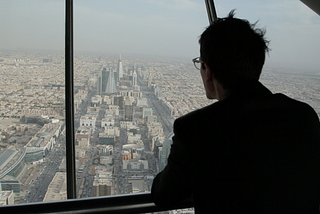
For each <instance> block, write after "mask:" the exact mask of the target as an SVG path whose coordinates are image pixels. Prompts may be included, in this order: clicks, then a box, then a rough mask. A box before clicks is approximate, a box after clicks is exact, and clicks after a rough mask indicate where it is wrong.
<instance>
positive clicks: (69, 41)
mask: <svg viewBox="0 0 320 214" xmlns="http://www.w3.org/2000/svg"><path fill="white" fill-rule="evenodd" d="M65 63H66V64H65V102H66V162H67V197H68V199H73V198H76V176H75V175H76V171H75V170H76V169H75V142H74V139H75V137H74V136H75V134H74V97H73V94H74V93H73V0H66V29H65Z"/></svg>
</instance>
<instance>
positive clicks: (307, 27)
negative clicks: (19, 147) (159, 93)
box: [0, 0, 320, 69]
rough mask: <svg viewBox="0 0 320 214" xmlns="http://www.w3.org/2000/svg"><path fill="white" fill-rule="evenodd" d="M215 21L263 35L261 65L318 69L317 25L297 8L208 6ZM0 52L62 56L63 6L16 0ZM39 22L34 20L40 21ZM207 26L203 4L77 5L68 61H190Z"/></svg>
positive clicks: (7, 12) (281, 4) (280, 4)
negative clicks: (266, 44)
mask: <svg viewBox="0 0 320 214" xmlns="http://www.w3.org/2000/svg"><path fill="white" fill-rule="evenodd" d="M215 5H216V9H217V13H218V16H219V17H224V16H226V15H227V14H228V13H229V12H230V11H231V10H232V9H236V17H239V18H245V19H248V20H249V21H250V22H251V23H254V22H256V21H259V22H258V27H262V28H266V30H267V34H266V37H267V39H269V40H271V42H270V48H271V52H270V53H269V55H268V56H267V58H266V65H272V66H277V65H278V66H281V67H283V66H289V67H290V66H291V67H293V68H295V67H299V68H302V69H303V68H306V69H318V68H319V61H318V59H317V56H319V55H320V49H319V48H318V46H317V45H316V44H317V43H318V38H319V37H320V29H319V27H318V26H319V24H320V18H319V16H318V15H317V14H315V13H314V12H313V11H312V10H311V9H309V8H308V7H307V6H305V5H304V4H303V3H301V2H300V1H289V0H282V1H275V0H272V1H268V2H256V1H251V0H248V1H244V2H239V1H235V0H230V1H227V2H226V1H215ZM0 14H1V18H3V19H2V20H4V21H3V22H1V23H0V27H1V28H2V29H7V30H6V31H5V32H4V33H3V35H2V39H1V42H0V49H1V50H31V49H34V50H38V51H39V50H56V51H61V52H63V50H64V2H63V1H57V0H47V1H39V0H30V1H28V2H25V1H21V0H17V1H10V2H6V3H4V4H3V7H1V8H0ZM39 17H41V19H39ZM206 26H208V20H207V14H206V8H205V4H204V1H191V0H175V1H145V0H137V1H134V2H133V1H124V0H123V1H121V2H120V3H119V2H118V1H117V2H115V1H94V2H87V1H76V2H75V3H74V48H75V54H77V53H80V52H87V53H88V52H90V53H100V54H101V53H102V54H103V53H106V54H110V53H116V54H120V53H122V54H124V55H125V54H140V55H150V56H162V57H163V56H167V57H176V58H186V59H192V58H194V57H196V56H197V55H199V45H198V38H199V35H200V34H201V33H202V31H203V30H204V29H205V27H206Z"/></svg>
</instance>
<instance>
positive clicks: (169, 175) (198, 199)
mask: <svg viewBox="0 0 320 214" xmlns="http://www.w3.org/2000/svg"><path fill="white" fill-rule="evenodd" d="M199 43H200V57H199V58H196V59H194V60H193V61H194V62H195V65H197V64H199V65H200V66H199V69H200V73H201V77H202V80H203V84H204V88H205V91H206V96H207V98H209V99H217V100H218V102H215V103H213V104H212V105H209V106H207V107H204V108H202V109H199V110H196V111H194V112H191V113H189V114H187V115H185V116H182V117H180V118H178V119H177V120H176V121H175V123H174V126H173V130H174V134H175V136H174V137H173V144H172V146H171V153H170V156H169V158H168V164H167V166H166V167H165V169H164V170H163V171H162V172H161V173H159V174H158V175H157V176H156V178H155V179H154V182H153V186H152V190H151V194H152V196H153V198H154V202H155V204H156V205H158V206H163V207H168V208H169V207H170V206H174V205H175V204H177V203H179V202H181V201H183V200H184V199H187V198H190V197H193V199H194V204H195V211H196V213H319V195H320V185H319V184H320V125H319V119H318V116H317V114H316V113H315V111H314V110H313V109H312V108H311V107H310V106H308V105H307V104H305V103H302V102H299V101H296V100H293V99H291V98H288V97H287V96H285V95H283V94H272V93H271V92H270V91H269V90H268V89H267V88H266V87H264V86H263V85H262V84H261V83H260V82H259V81H258V80H259V77H260V74H261V70H262V67H263V64H264V61H265V53H266V52H268V47H267V44H268V42H267V41H266V40H265V38H264V31H262V30H260V29H256V27H255V25H254V24H253V25H252V24H250V23H249V22H248V21H247V20H241V19H237V18H234V13H233V11H232V12H230V14H229V16H228V17H226V18H223V19H218V21H217V22H216V23H214V24H213V25H211V26H209V27H208V28H207V29H206V30H205V31H204V32H203V34H202V35H201V37H200V40H199Z"/></svg>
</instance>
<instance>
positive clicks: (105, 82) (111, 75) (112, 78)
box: [98, 66, 118, 94]
mask: <svg viewBox="0 0 320 214" xmlns="http://www.w3.org/2000/svg"><path fill="white" fill-rule="evenodd" d="M100 82H101V83H100ZM117 82H118V81H117V75H116V74H115V72H114V71H113V70H112V69H111V68H110V67H109V66H107V67H106V68H103V69H102V71H101V79H100V78H98V92H100V94H113V93H116V92H118V89H117ZM100 85H101V87H99V86H100Z"/></svg>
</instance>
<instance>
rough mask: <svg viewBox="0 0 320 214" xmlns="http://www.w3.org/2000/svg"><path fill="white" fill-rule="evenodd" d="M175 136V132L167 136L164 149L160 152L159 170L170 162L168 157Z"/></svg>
mask: <svg viewBox="0 0 320 214" xmlns="http://www.w3.org/2000/svg"><path fill="white" fill-rule="evenodd" d="M173 136H174V134H173V132H171V133H170V134H169V135H168V136H167V138H166V140H165V141H164V142H163V145H162V149H161V151H160V152H159V171H162V170H163V169H164V167H165V166H166V165H167V163H168V157H169V154H170V149H171V145H172V137H173Z"/></svg>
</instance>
